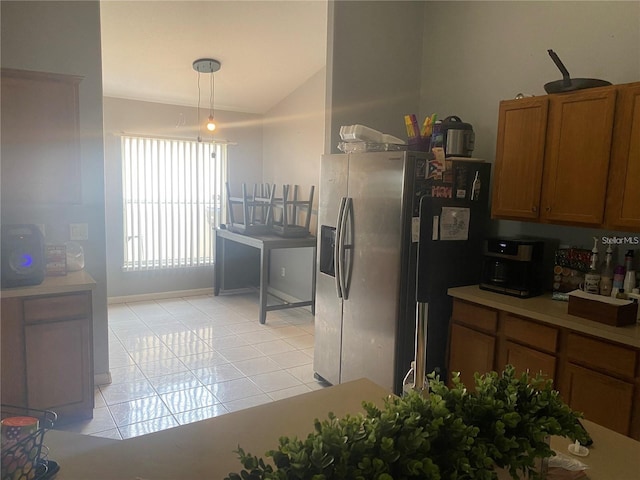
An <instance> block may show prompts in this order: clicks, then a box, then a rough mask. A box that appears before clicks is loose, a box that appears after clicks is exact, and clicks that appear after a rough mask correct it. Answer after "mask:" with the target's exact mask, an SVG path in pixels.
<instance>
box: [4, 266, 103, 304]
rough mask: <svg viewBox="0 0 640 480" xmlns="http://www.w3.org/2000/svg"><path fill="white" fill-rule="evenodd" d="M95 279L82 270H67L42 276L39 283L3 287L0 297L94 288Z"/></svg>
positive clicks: (27, 295)
mask: <svg viewBox="0 0 640 480" xmlns="http://www.w3.org/2000/svg"><path fill="white" fill-rule="evenodd" d="M95 288H96V281H95V280H94V279H93V278H91V275H89V274H88V273H87V272H85V271H84V270H80V271H77V272H69V273H67V274H66V275H59V276H51V277H44V281H43V282H42V283H41V284H40V285H28V286H25V287H13V288H3V289H2V290H0V298H14V297H29V296H32V295H50V294H57V293H69V292H77V291H81V290H94V289H95Z"/></svg>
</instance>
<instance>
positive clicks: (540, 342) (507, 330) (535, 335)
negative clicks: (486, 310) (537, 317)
mask: <svg viewBox="0 0 640 480" xmlns="http://www.w3.org/2000/svg"><path fill="white" fill-rule="evenodd" d="M503 328H504V334H505V337H506V338H508V339H511V340H514V341H517V342H519V343H522V344H524V345H529V346H531V347H534V348H537V349H539V350H542V351H545V352H549V353H553V354H555V353H556V350H557V346H558V330H557V329H556V328H553V327H548V326H546V325H542V324H540V323H536V322H534V321H532V320H529V319H524V318H520V317H517V316H514V315H511V314H507V315H505V316H504V321H503Z"/></svg>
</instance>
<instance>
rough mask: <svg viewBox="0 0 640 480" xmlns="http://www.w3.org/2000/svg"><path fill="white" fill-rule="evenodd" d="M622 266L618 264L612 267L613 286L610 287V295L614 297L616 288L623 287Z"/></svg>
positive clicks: (623, 270) (623, 272)
mask: <svg viewBox="0 0 640 480" xmlns="http://www.w3.org/2000/svg"><path fill="white" fill-rule="evenodd" d="M624 274H625V269H624V266H622V265H618V266H616V268H614V269H613V288H612V289H611V296H612V297H615V296H616V294H617V293H618V290H620V289H621V288H624Z"/></svg>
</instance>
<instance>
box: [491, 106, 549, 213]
mask: <svg viewBox="0 0 640 480" xmlns="http://www.w3.org/2000/svg"><path fill="white" fill-rule="evenodd" d="M548 105H549V101H548V97H546V96H545V97H537V98H527V99H520V100H507V101H503V102H500V113H499V118H498V143H497V147H496V162H495V173H494V180H493V198H492V201H491V202H492V205H491V215H492V216H493V217H494V218H512V219H524V220H535V219H537V218H538V215H539V206H540V189H541V183H542V167H543V162H544V151H545V132H546V126H547V112H548Z"/></svg>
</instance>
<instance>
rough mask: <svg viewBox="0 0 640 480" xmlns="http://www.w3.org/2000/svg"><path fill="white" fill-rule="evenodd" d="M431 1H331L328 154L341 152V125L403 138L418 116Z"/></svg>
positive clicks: (329, 22) (329, 23) (328, 53)
mask: <svg viewBox="0 0 640 480" xmlns="http://www.w3.org/2000/svg"><path fill="white" fill-rule="evenodd" d="M428 3H429V2H403V1H359V2H353V1H336V2H329V7H330V9H329V18H328V30H329V31H328V38H327V43H328V50H327V95H328V98H327V140H328V144H327V146H326V153H339V152H338V149H337V145H338V143H339V141H340V135H339V131H340V126H342V125H353V124H363V125H366V126H368V127H371V128H373V129H376V130H379V131H382V132H384V133H389V134H392V135H395V136H397V137H400V138H406V137H407V133H406V130H405V126H404V115H405V114H408V113H418V112H417V109H418V106H419V103H420V78H421V75H426V74H428V73H429V72H428V71H427V70H423V65H422V62H421V60H422V59H421V56H420V52H421V49H422V36H423V22H424V20H423V18H424V15H423V11H424V8H425V5H427V4H428Z"/></svg>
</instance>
